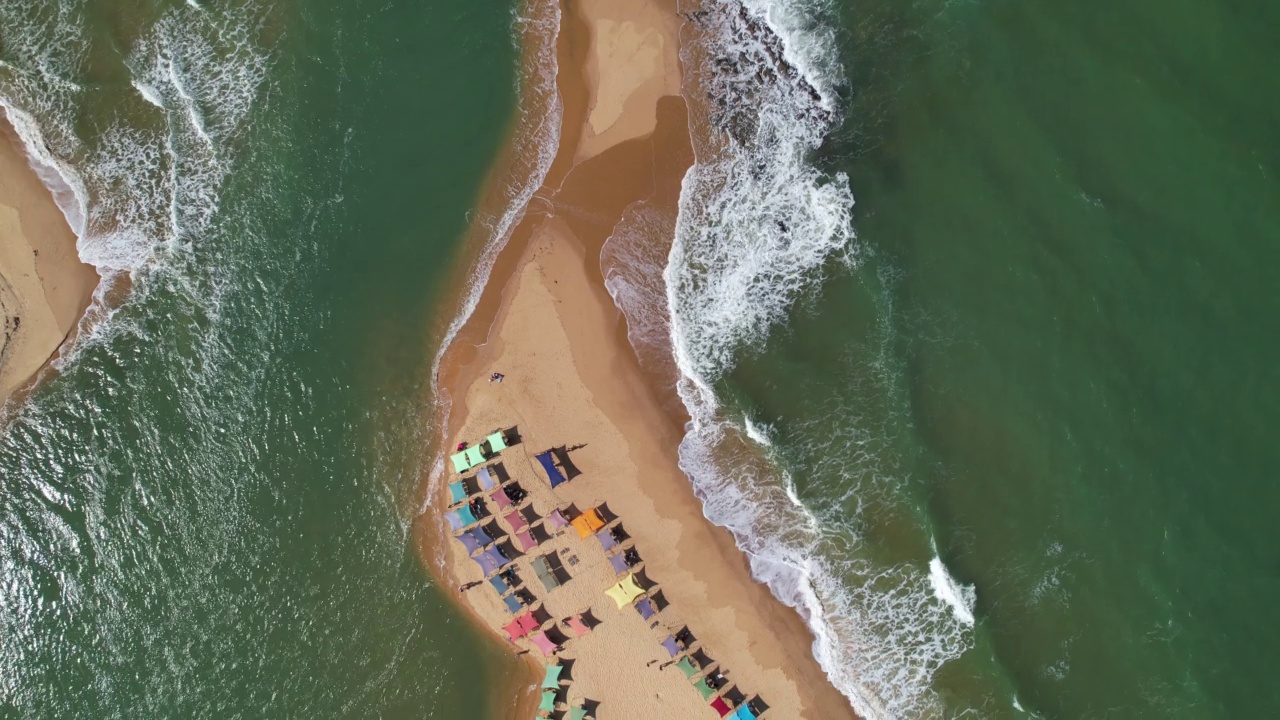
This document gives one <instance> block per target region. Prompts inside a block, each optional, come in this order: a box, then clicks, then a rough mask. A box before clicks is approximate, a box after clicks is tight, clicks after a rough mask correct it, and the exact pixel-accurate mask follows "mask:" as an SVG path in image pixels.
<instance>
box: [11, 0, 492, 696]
mask: <svg viewBox="0 0 1280 720" xmlns="http://www.w3.org/2000/svg"><path fill="white" fill-rule="evenodd" d="M0 49H3V61H4V63H2V64H0V95H2V96H3V98H4V99H5V101H6V102H7V103H8V104H10V105H12V106H14V107H15V108H16V109H18V110H21V111H23V112H25V113H26V114H27V115H28V116H29V117H30V118H31V119H34V120H35V121H36V122H37V123H38V127H39V129H40V130H41V131H42V132H43V133H44V135H45V137H46V139H47V141H48V143H49V145H50V149H51V150H52V151H53V152H54V153H55V154H56V155H57V156H58V158H59V159H62V160H64V161H66V162H68V163H69V165H70V167H71V168H72V169H73V170H74V171H75V175H76V177H78V178H79V179H80V181H81V182H82V185H83V187H82V188H81V190H82V192H83V193H84V195H85V196H86V197H87V199H88V203H87V207H88V213H87V216H88V217H87V228H86V235H85V240H84V247H83V248H82V249H83V250H84V251H85V252H86V253H87V254H88V255H89V256H90V257H91V258H93V259H94V260H95V262H97V263H98V264H99V265H101V266H104V267H107V268H125V269H129V270H132V271H133V272H134V273H135V277H134V284H133V292H132V294H131V295H130V296H129V298H128V300H127V301H126V302H125V303H124V304H123V306H122V307H120V308H119V309H118V310H117V311H116V312H115V314H114V315H113V316H112V317H110V318H109V319H108V320H106V321H105V322H102V323H100V324H99V325H98V326H97V327H96V328H95V329H94V330H93V331H92V333H91V335H90V336H89V337H87V338H85V339H84V340H82V341H81V343H80V345H79V346H78V350H77V353H76V356H75V357H74V359H72V360H71V361H70V362H69V363H67V364H66V367H65V371H64V373H63V374H62V375H61V376H60V377H59V378H57V379H56V380H54V381H52V382H49V383H47V384H45V385H42V386H41V387H40V388H39V389H38V390H37V392H36V393H35V395H34V396H33V398H32V399H31V401H30V403H29V404H28V405H27V406H26V407H25V408H24V410H23V412H22V414H21V415H20V416H19V417H18V418H17V420H16V421H15V422H14V423H13V424H12V425H11V426H10V427H8V428H7V429H6V430H5V432H4V434H3V437H2V438H0V477H3V483H0V507H3V509H4V510H3V513H0V578H2V581H0V588H2V590H0V597H2V598H3V599H2V600H0V667H2V668H3V672H0V715H4V716H5V717H33V718H34V717H48V718H55V717H56V718H69V717H86V718H87V717H216V718H233V717H264V716H276V717H278V716H313V717H374V716H376V717H442V718H445V717H450V718H451V717H461V716H463V715H464V714H471V713H474V714H483V713H485V712H487V708H488V705H489V689H490V688H492V687H493V686H494V682H495V679H496V678H497V677H499V676H500V675H501V674H503V673H505V672H507V671H508V667H507V666H506V665H505V663H504V662H503V659H502V658H503V656H504V655H505V653H503V652H502V651H501V650H499V649H497V648H493V647H491V646H490V645H489V644H488V643H485V642H483V641H481V640H480V639H479V638H478V637H476V635H475V633H474V632H473V631H472V630H471V629H470V628H469V627H468V626H467V625H466V624H465V623H464V621H463V620H462V618H460V617H459V616H458V615H457V614H456V613H455V612H454V611H453V610H452V609H451V608H450V606H449V605H448V604H447V601H446V599H445V598H444V597H443V596H442V595H441V594H440V593H438V592H437V591H436V590H435V589H434V588H432V587H431V584H430V582H429V580H428V578H427V576H426V574H425V572H424V571H423V569H422V568H421V566H420V564H419V561H418V558H417V557H416V554H415V553H414V551H413V550H412V549H411V543H410V538H409V529H408V523H409V520H410V518H411V517H412V515H413V513H414V511H415V508H413V507H412V506H411V505H410V503H409V501H408V499H409V498H410V497H411V495H412V489H413V488H414V487H415V485H416V483H417V480H418V473H419V472H420V470H421V468H420V466H419V463H420V461H421V457H420V453H419V449H420V445H421V443H422V440H421V438H422V437H424V432H423V431H424V430H425V428H423V427H421V424H420V423H421V418H422V417H423V416H424V413H423V411H424V408H425V407H426V403H428V402H429V385H428V383H427V372H428V369H429V366H430V362H431V359H432V357H433V353H434V348H433V347H432V344H431V338H429V337H427V332H426V329H427V328H429V327H431V326H432V325H433V324H434V322H435V315H434V308H433V307H432V306H431V304H430V303H431V301H432V299H433V295H434V293H436V292H437V291H438V290H439V288H440V287H441V283H442V281H443V279H444V271H445V269H446V268H447V267H448V263H449V261H450V259H451V257H452V253H453V252H454V248H455V247H456V246H457V243H458V241H459V239H460V238H461V236H462V234H463V232H464V230H465V228H466V226H467V222H468V209H469V208H470V207H471V206H472V205H473V204H474V200H475V198H476V196H477V194H478V192H479V189H480V185H481V183H482V182H483V179H484V174H485V172H486V171H487V169H488V166H489V165H490V164H491V162H492V161H493V159H494V156H495V154H496V152H497V148H498V145H499V143H500V142H501V141H502V138H503V136H504V135H505V133H506V132H507V129H508V124H509V122H510V118H511V117H512V114H513V112H514V103H515V93H514V89H513V88H514V82H515V71H516V52H515V48H514V43H513V39H512V15H511V13H510V9H509V7H507V6H506V5H504V4H492V3H479V4H477V3H471V2H454V3H449V4H445V5H442V4H441V3H434V4H433V6H432V7H426V6H423V5H422V4H414V3H393V4H386V3H367V2H350V3H338V4H327V5H326V4H316V3H288V4H279V3H271V4H267V3H256V2H238V3H231V4H225V3H224V4H221V5H217V4H208V5H206V4H205V3H199V4H197V3H182V2H154V3H153V2H130V3H117V4H114V5H104V4H101V3H87V2H75V1H73V0H63V1H62V2H60V4H58V5H57V6H50V5H47V4H44V3H34V2H33V3H27V4H24V3H22V2H17V3H13V2H11V3H5V4H4V6H3V8H2V9H0Z"/></svg>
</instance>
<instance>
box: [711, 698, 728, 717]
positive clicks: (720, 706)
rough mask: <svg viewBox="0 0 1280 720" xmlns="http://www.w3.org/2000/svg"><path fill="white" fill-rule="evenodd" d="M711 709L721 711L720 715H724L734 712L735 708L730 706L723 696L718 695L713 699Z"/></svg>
mask: <svg viewBox="0 0 1280 720" xmlns="http://www.w3.org/2000/svg"><path fill="white" fill-rule="evenodd" d="M711 709H712V710H715V711H716V712H718V713H720V717H724V716H725V715H728V714H729V713H731V712H733V708H731V707H729V703H726V702H725V701H724V698H722V697H718V698H716V699H715V700H712V701H711Z"/></svg>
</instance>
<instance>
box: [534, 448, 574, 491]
mask: <svg viewBox="0 0 1280 720" xmlns="http://www.w3.org/2000/svg"><path fill="white" fill-rule="evenodd" d="M535 457H537V458H538V462H540V463H542V469H543V470H546V471H547V479H548V480H550V481H551V487H553V488H554V487H555V486H557V485H559V484H560V483H565V482H569V478H567V477H565V476H564V473H562V472H560V468H558V467H556V462H555V460H552V459H551V451H550V450H548V451H546V452H544V453H541V454H539V455H536V456H535Z"/></svg>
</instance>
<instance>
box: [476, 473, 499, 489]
mask: <svg viewBox="0 0 1280 720" xmlns="http://www.w3.org/2000/svg"><path fill="white" fill-rule="evenodd" d="M476 480H477V481H479V482H480V489H481V490H485V491H488V490H492V489H494V488H496V487H498V481H497V480H494V479H493V475H492V474H491V473H490V472H489V468H480V472H478V473H476Z"/></svg>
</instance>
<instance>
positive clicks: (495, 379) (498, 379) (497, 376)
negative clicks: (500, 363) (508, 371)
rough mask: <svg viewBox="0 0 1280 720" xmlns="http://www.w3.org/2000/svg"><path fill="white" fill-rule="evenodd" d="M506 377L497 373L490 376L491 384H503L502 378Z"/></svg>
mask: <svg viewBox="0 0 1280 720" xmlns="http://www.w3.org/2000/svg"><path fill="white" fill-rule="evenodd" d="M504 377H506V376H505V375H503V374H502V373H499V372H496V373H494V374H492V375H490V376H489V382H502V378H504Z"/></svg>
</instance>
